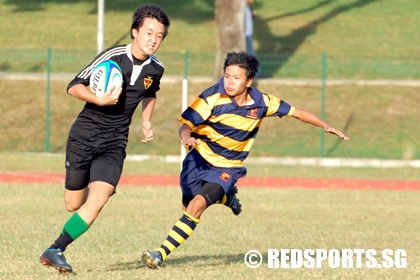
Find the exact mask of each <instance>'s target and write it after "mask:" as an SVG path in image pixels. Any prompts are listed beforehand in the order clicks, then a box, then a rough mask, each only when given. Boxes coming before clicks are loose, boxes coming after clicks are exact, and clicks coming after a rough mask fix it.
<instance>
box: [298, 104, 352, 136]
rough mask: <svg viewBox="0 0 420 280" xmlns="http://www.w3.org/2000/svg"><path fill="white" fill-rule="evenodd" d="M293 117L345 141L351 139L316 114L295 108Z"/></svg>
mask: <svg viewBox="0 0 420 280" xmlns="http://www.w3.org/2000/svg"><path fill="white" fill-rule="evenodd" d="M291 116H292V117H294V118H296V119H298V120H300V121H302V122H305V123H309V124H312V125H314V126H318V127H321V128H322V129H324V131H325V132H326V133H331V134H335V135H337V136H338V137H340V138H342V139H344V140H348V139H350V138H349V137H347V136H346V135H344V133H342V132H341V131H339V130H337V129H335V128H334V127H332V126H331V125H330V124H328V123H326V122H324V121H323V120H321V119H320V118H318V117H317V116H315V115H314V114H312V113H311V112H308V111H305V110H302V109H297V108H295V110H294V111H293V113H292V115H291Z"/></svg>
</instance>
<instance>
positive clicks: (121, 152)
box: [65, 138, 126, 190]
mask: <svg viewBox="0 0 420 280" xmlns="http://www.w3.org/2000/svg"><path fill="white" fill-rule="evenodd" d="M125 157H126V151H125V148H123V147H119V146H111V147H108V148H107V149H103V148H102V149H100V148H92V147H89V146H87V145H84V144H83V143H80V142H78V141H77V140H74V139H72V138H69V139H68V141H67V147H66V181H65V188H66V189H69V190H81V189H84V188H86V187H87V186H88V184H89V182H95V181H101V182H106V183H108V184H111V185H113V186H114V187H116V186H117V184H118V181H119V180H120V177H121V173H122V169H123V165H124V159H125Z"/></svg>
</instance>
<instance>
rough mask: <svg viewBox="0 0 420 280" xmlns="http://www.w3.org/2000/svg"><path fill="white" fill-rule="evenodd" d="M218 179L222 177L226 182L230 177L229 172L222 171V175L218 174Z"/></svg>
mask: <svg viewBox="0 0 420 280" xmlns="http://www.w3.org/2000/svg"><path fill="white" fill-rule="evenodd" d="M220 179H222V180H223V181H225V182H227V181H229V179H230V174H229V173H227V172H223V173H222V175H220Z"/></svg>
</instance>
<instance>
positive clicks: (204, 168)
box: [180, 149, 246, 196]
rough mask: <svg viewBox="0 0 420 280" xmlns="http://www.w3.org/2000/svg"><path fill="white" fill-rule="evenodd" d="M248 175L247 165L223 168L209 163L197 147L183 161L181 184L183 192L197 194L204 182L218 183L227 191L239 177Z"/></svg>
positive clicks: (188, 194) (191, 194)
mask: <svg viewBox="0 0 420 280" xmlns="http://www.w3.org/2000/svg"><path fill="white" fill-rule="evenodd" d="M245 176H246V168H245V167H234V168H222V167H215V166H213V165H211V164H210V163H208V162H207V161H206V160H205V159H204V158H203V157H202V156H201V155H200V154H199V153H198V152H197V150H195V149H192V151H190V152H189V153H188V154H187V156H186V157H185V159H184V161H183V163H182V171H181V176H180V181H181V182H180V184H181V189H182V193H183V194H184V195H186V196H195V195H197V194H199V193H200V190H201V188H202V187H203V185H204V183H206V182H207V183H217V184H219V185H221V186H222V188H223V190H224V191H225V193H227V192H228V191H229V189H230V188H231V187H233V186H234V185H235V184H236V182H237V181H238V179H239V178H242V177H245Z"/></svg>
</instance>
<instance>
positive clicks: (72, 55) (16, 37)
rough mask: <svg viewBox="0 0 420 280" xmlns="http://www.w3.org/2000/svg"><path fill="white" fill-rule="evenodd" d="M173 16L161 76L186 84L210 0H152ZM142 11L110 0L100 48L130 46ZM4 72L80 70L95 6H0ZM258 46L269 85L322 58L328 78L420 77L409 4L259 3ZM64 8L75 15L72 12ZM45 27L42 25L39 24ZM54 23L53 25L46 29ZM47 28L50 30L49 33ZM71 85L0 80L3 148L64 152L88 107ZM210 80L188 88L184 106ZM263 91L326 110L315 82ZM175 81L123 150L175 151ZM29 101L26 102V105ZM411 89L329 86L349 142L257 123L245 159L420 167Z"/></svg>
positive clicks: (89, 45)
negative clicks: (71, 93) (146, 135)
mask: <svg viewBox="0 0 420 280" xmlns="http://www.w3.org/2000/svg"><path fill="white" fill-rule="evenodd" d="M152 2H153V3H158V4H160V5H162V6H163V7H164V8H165V9H166V10H167V11H168V13H169V15H170V17H171V22H172V23H171V27H170V33H169V36H168V37H167V38H166V39H165V42H164V43H163V45H162V48H161V50H159V52H158V53H157V55H158V57H159V58H161V59H162V61H163V62H164V63H165V65H166V68H165V69H166V74H167V75H178V76H182V75H183V74H184V73H183V69H184V53H185V51H189V53H190V56H189V74H190V75H206V76H211V75H213V73H214V69H213V67H214V54H215V28H214V27H215V22H214V1H213V0H206V1H198V0H195V1H187V2H185V3H184V2H182V1H181V2H179V1H167V0H160V1H152ZM138 4H139V3H133V2H132V1H128V0H119V1H111V2H109V1H108V3H106V15H105V19H106V22H105V46H112V45H114V44H117V43H128V42H130V38H129V30H128V28H127V27H128V26H130V19H131V16H132V12H133V10H134V9H135V8H136V6H137V5H138ZM0 5H1V6H0V7H1V9H0V24H1V26H2V28H1V29H0V38H3V40H2V45H1V47H0V71H17V72H46V71H47V64H46V63H47V49H48V48H51V50H52V53H51V54H52V61H51V63H52V64H51V71H52V72H67V73H73V74H75V73H76V72H78V71H79V70H80V69H81V68H82V67H83V66H85V65H86V64H87V63H88V62H89V61H90V59H92V58H93V56H94V55H95V53H96V28H97V14H96V2H95V1H76V2H74V1H64V2H63V1H36V2H33V3H28V1H24V0H18V1H10V0H0ZM255 8H256V10H257V11H258V16H257V18H256V19H255V30H256V32H255V44H256V49H257V51H258V56H259V58H260V59H261V62H262V64H263V71H264V72H263V74H264V75H265V77H280V78H314V79H319V80H320V78H321V73H322V63H321V57H322V54H323V53H325V54H326V55H327V79H336V78H345V79H416V78H418V77H420V72H419V67H418V65H419V57H418V52H417V49H418V45H419V44H420V41H419V40H420V39H419V36H415V35H416V34H417V33H416V32H417V25H416V24H415V19H416V18H418V17H419V16H420V15H419V9H417V5H416V4H415V3H414V2H413V1H409V0H402V1H398V3H397V2H396V1H389V0H384V1H366V0H363V1H362V0H353V1H350V0H340V1H320V2H316V3H314V2H313V1H289V0H288V1H283V2H282V4H281V5H279V4H278V3H277V1H274V0H268V1H257V2H256V4H255ZM70 10H71V15H69V12H68V11H70ZM46 26H48V27H46ZM50 27H51V28H50ZM52 27H54V28H52ZM68 82H69V81H68V80H65V81H51V83H50V84H49V85H47V84H46V83H45V81H28V80H25V81H19V80H1V82H0V92H2V93H7V95H8V98H6V99H4V100H3V102H1V103H0V110H1V112H2V122H1V123H0V129H1V131H2V134H1V135H0V151H30V152H42V151H45V150H46V145H47V147H48V151H51V152H63V151H64V146H65V139H66V137H67V133H68V131H69V128H70V125H71V123H72V122H73V121H74V119H75V117H76V116H77V114H78V112H79V111H80V110H81V108H82V106H83V104H82V103H81V102H80V101H78V100H76V99H74V98H70V97H68V96H67V95H66V93H65V88H66V85H67V83H68ZM210 84H211V83H190V88H189V96H190V100H189V101H192V99H193V98H194V97H195V96H197V95H198V94H199V93H200V92H201V91H202V90H204V89H205V88H206V87H207V86H209V85H210ZM260 84H261V87H260V89H261V90H263V91H265V92H268V93H272V94H274V95H277V96H279V97H280V98H282V99H284V100H285V101H287V102H289V103H291V104H292V105H295V106H297V107H301V108H305V109H308V110H310V111H312V112H314V113H315V114H317V115H321V113H322V111H321V108H322V104H321V100H322V96H321V92H322V89H321V87H319V86H306V87H297V86H285V85H278V84H275V83H271V84H270V82H269V80H268V82H266V83H262V82H261V83H260ZM47 87H48V89H50V93H51V100H50V102H51V108H50V111H51V112H50V113H51V114H50V115H49V116H48V117H49V120H50V121H51V123H49V125H50V126H49V128H50V130H49V131H48V133H49V137H50V138H49V139H48V141H49V142H47V140H46V133H47V131H46V126H47V122H46V110H47V108H46V102H47V101H46V91H47ZM181 91H182V90H181V83H180V82H178V83H175V84H172V83H164V84H162V90H161V92H160V93H159V95H158V105H157V108H156V113H155V115H154V119H153V122H154V130H155V141H154V142H153V143H150V144H148V145H147V146H145V145H143V144H141V143H140V142H139V141H138V140H139V139H140V138H141V137H142V135H141V129H140V126H139V124H140V122H139V118H140V114H139V112H137V113H136V115H135V117H134V119H133V123H132V126H131V133H130V141H129V146H128V152H129V153H131V154H132V153H140V154H143V153H146V151H147V153H150V154H157V155H168V154H177V153H179V139H178V136H177V128H178V125H179V124H178V122H177V117H178V116H179V114H180V112H181V108H180V104H181ZM23 100H25V102H22V101H23ZM419 102H420V100H419V95H418V88H417V87H402V86H401V87H397V86H357V85H343V86H328V87H327V88H326V96H325V108H326V111H325V115H326V120H327V121H329V122H330V123H332V124H333V125H334V126H336V127H337V128H339V129H342V130H344V131H345V132H346V133H347V134H348V135H349V136H350V137H351V140H350V141H348V142H343V141H339V140H338V139H336V138H335V137H332V136H330V135H327V136H326V137H325V142H322V141H323V140H322V139H321V136H320V135H321V132H320V131H319V129H316V128H312V127H309V126H305V125H300V124H298V123H297V122H296V121H295V120H292V119H288V118H285V119H284V120H282V121H280V122H279V121H278V120H277V119H275V120H274V119H272V120H267V121H265V122H264V124H263V126H262V129H261V132H260V135H259V137H258V139H257V141H256V144H255V146H254V149H253V151H252V153H251V156H298V157H301V156H311V157H314V156H315V157H316V156H320V154H321V151H322V150H324V155H325V156H327V157H361V158H382V159H419V158H420V146H419V145H420V144H419V141H418V140H417V139H419V138H420V131H419V130H418V123H417V119H418V110H417V107H416V106H414V104H419Z"/></svg>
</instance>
